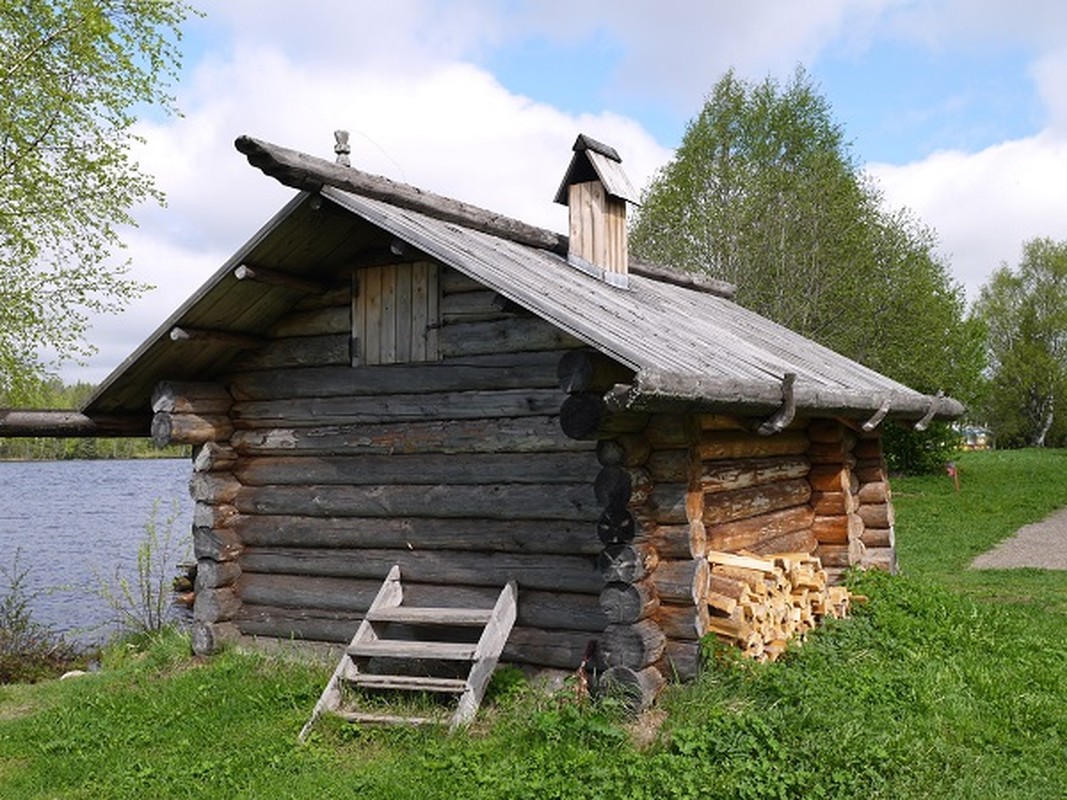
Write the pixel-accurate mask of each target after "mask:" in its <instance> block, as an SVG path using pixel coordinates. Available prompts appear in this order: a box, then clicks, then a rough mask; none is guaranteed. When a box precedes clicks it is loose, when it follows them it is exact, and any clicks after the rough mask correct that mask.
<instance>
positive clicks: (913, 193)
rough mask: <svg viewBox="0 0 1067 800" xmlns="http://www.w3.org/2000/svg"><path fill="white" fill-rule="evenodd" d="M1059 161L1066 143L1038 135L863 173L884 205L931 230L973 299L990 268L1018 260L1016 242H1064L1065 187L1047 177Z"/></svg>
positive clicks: (1064, 159)
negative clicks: (882, 195)
mask: <svg viewBox="0 0 1067 800" xmlns="http://www.w3.org/2000/svg"><path fill="white" fill-rule="evenodd" d="M1064 164H1067V141H1065V140H1063V139H1061V138H1059V137H1056V136H1054V135H1051V134H1049V133H1045V134H1042V135H1039V136H1035V137H1031V138H1027V139H1020V140H1017V141H1011V142H1005V143H1004V144H1000V145H997V146H995V147H990V148H987V149H985V150H982V151H981V152H978V153H963V152H959V151H951V152H939V153H934V154H933V155H931V156H930V157H928V158H926V159H924V160H922V161H919V162H916V163H913V164H908V165H906V166H889V165H884V164H881V165H879V164H873V165H870V166H869V171H870V172H871V173H872V174H873V175H874V176H875V177H876V178H877V179H878V182H879V184H880V185H881V187H882V188H883V189H884V191H885V196H886V200H887V202H888V203H889V204H890V205H891V206H893V207H900V206H907V207H908V208H910V209H912V210H913V211H915V212H916V213H917V214H918V216H919V217H920V218H921V219H922V220H923V221H924V222H926V223H927V224H928V225H931V226H932V227H934V228H935V229H936V230H937V232H938V234H939V235H940V240H941V246H940V250H941V252H942V253H943V254H944V255H945V256H946V258H947V259H948V262H949V264H950V265H951V268H952V271H953V274H954V275H955V276H956V278H957V279H958V280H959V281H960V282H961V283H963V285H964V286H965V287H966V289H967V291H968V296H969V297H970V298H971V299H974V298H976V297H977V294H978V289H979V288H980V287H981V285H982V284H983V283H984V282H985V281H986V280H987V279H988V277H989V274H990V273H991V272H992V271H993V270H994V269H996V268H997V267H998V266H1000V265H1001V264H1002V263H1008V264H1009V265H1015V264H1017V263H1018V261H1019V258H1020V256H1021V254H1022V246H1023V243H1024V242H1026V241H1028V240H1029V239H1032V238H1035V237H1038V236H1048V237H1051V238H1053V239H1057V240H1060V241H1063V240H1067V218H1065V217H1064V215H1063V209H1064V208H1067V182H1064V181H1060V180H1055V179H1053V180H1050V176H1055V175H1060V174H1062V173H1063V168H1064Z"/></svg>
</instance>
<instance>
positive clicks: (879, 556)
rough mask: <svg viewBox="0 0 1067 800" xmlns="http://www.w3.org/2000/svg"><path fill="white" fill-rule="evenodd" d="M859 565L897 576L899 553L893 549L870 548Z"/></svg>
mask: <svg viewBox="0 0 1067 800" xmlns="http://www.w3.org/2000/svg"><path fill="white" fill-rule="evenodd" d="M859 563H860V564H861V565H862V566H864V567H867V568H868V569H881V570H885V571H886V572H890V573H893V574H896V572H897V551H896V550H895V549H894V548H892V547H870V548H868V549H867V551H866V552H865V553H864V554H863V558H862V559H860V562H859Z"/></svg>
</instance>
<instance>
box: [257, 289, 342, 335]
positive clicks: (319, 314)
mask: <svg viewBox="0 0 1067 800" xmlns="http://www.w3.org/2000/svg"><path fill="white" fill-rule="evenodd" d="M349 292H350V290H347V289H346V291H345V298H344V299H345V303H344V304H343V305H334V306H323V307H321V308H312V309H308V310H301V311H294V312H290V313H289V314H287V315H286V316H284V317H282V318H281V319H280V320H279V321H278V322H277V323H275V325H274V327H273V328H271V330H270V335H271V338H289V337H294V336H324V335H326V334H330V333H343V334H347V335H349V336H350V335H351V334H352V309H351V308H350V305H349V304H350V297H349Z"/></svg>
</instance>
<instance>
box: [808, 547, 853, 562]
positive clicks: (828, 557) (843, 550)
mask: <svg viewBox="0 0 1067 800" xmlns="http://www.w3.org/2000/svg"><path fill="white" fill-rule="evenodd" d="M815 555H816V556H818V558H819V560H820V561H821V562H822V564H823V566H824V567H848V566H851V565H852V561H851V560H850V558H849V546H848V545H847V544H820V545H819V546H818V547H816V548H815Z"/></svg>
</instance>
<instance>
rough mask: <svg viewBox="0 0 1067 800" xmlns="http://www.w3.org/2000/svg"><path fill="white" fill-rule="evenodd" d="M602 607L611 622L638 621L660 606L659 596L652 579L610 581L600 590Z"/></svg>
mask: <svg viewBox="0 0 1067 800" xmlns="http://www.w3.org/2000/svg"><path fill="white" fill-rule="evenodd" d="M600 607H601V609H603V611H604V615H605V617H607V620H608V621H609V622H614V623H628V622H637V621H638V620H642V619H644V618H645V617H647V616H649V615H650V614H652V612H653V611H655V610H656V609H657V608H658V607H659V596H658V595H657V594H656V588H655V585H654V584H653V583H652V582H651V581H647V580H646V581H641V582H640V583H609V584H608V585H607V586H605V587H604V589H603V590H602V591H601V592H600Z"/></svg>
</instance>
